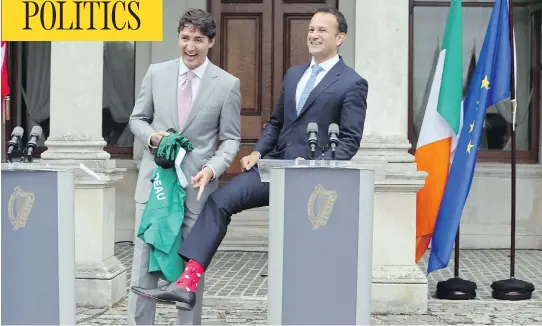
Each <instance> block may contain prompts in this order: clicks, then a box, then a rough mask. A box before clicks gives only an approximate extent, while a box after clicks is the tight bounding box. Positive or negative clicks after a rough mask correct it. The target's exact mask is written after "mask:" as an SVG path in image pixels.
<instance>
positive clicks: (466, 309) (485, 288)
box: [77, 243, 542, 325]
mask: <svg viewBox="0 0 542 326" xmlns="http://www.w3.org/2000/svg"><path fill="white" fill-rule="evenodd" d="M115 254H116V255H117V257H118V258H119V259H120V260H121V261H122V262H123V263H124V264H125V266H126V267H127V268H128V271H130V270H131V259H132V246H131V244H127V243H121V244H117V245H116V247H115ZM427 260H428V255H427V254H426V255H425V256H424V257H423V259H422V260H421V261H420V263H419V267H420V268H421V269H422V270H423V271H425V270H426V268H427V267H426V266H427ZM516 262H517V265H516V277H517V278H520V279H524V280H528V281H530V282H532V283H534V285H535V288H536V289H537V291H535V293H534V295H533V299H532V300H529V301H519V302H508V301H499V300H494V299H492V298H491V288H490V285H491V282H493V281H495V280H498V279H505V278H508V273H509V272H508V268H509V257H508V251H506V250H463V251H462V252H461V261H460V263H461V266H460V277H462V278H466V279H469V280H471V281H475V282H476V283H477V285H478V296H477V299H475V300H471V301H447V300H437V299H434V298H433V295H434V291H435V289H436V284H437V282H438V281H442V280H446V279H448V278H451V277H452V276H453V256H452V258H451V263H450V266H449V267H448V268H446V269H443V270H440V271H436V272H434V273H431V274H430V275H429V276H428V282H429V289H430V294H429V303H428V313H427V314H425V315H414V316H412V315H375V316H372V320H371V324H374V325H399V324H406V325H433V324H438V325H473V324H476V325H496V324H514V325H542V296H541V294H540V289H542V251H534V250H532V251H529V250H520V251H518V252H517V255H516ZM265 274H267V253H258V252H218V253H217V254H216V255H215V258H214V260H213V263H212V264H211V266H210V267H209V269H208V270H207V272H206V279H205V280H206V282H205V291H204V295H205V299H204V303H203V304H204V307H203V316H202V323H203V324H205V325H218V324H220V325H227V324H251V325H264V324H267V319H266V318H267V300H266V297H267V277H262V276H261V275H265ZM128 277H130V273H128ZM128 284H129V281H128ZM127 290H128V288H127ZM126 305H127V301H126V300H123V301H121V302H120V303H119V304H118V305H116V306H115V307H113V308H111V309H109V310H105V309H85V308H78V310H77V323H78V324H79V325H109V324H116V325H125V324H126V311H127V307H126ZM175 320H176V310H175V308H174V307H172V306H164V305H158V309H157V316H156V324H157V325H174V324H175Z"/></svg>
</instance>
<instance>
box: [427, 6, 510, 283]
mask: <svg viewBox="0 0 542 326" xmlns="http://www.w3.org/2000/svg"><path fill="white" fill-rule="evenodd" d="M508 19H509V12H508V3H507V0H495V4H494V5H493V11H492V13H491V18H490V20H489V25H488V27H487V31H486V35H485V38H484V45H483V47H482V51H481V53H480V57H479V60H478V64H477V65H476V70H475V72H474V76H473V78H472V80H471V83H470V85H469V89H468V91H467V96H466V98H465V101H464V105H463V107H464V109H463V120H462V127H461V131H460V133H459V136H458V137H459V138H458V143H457V148H456V151H455V155H454V158H453V161H452V164H451V167H450V172H449V174H448V179H447V182H446V188H445V190H444V195H443V197H442V201H441V204H440V208H439V214H438V217H437V221H436V223H435V229H434V232H433V237H432V239H431V241H432V242H431V255H430V257H429V266H428V269H427V272H428V273H431V272H432V271H435V270H438V269H441V268H445V267H447V266H448V262H449V261H450V256H451V255H452V248H453V244H454V241H455V236H456V233H457V231H458V229H459V222H460V220H461V214H462V212H463V208H464V206H465V201H466V200H467V196H468V195H469V191H470V187H471V183H472V176H473V174H474V166H475V165H476V156H477V154H478V147H479V145H480V136H481V133H482V127H483V125H484V120H485V115H486V110H487V108H489V107H491V106H493V105H509V103H510V72H511V64H512V63H511V45H510V34H509V20H508Z"/></svg>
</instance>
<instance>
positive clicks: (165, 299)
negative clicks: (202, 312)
mask: <svg viewBox="0 0 542 326" xmlns="http://www.w3.org/2000/svg"><path fill="white" fill-rule="evenodd" d="M132 292H134V293H135V294H137V295H139V296H141V297H144V298H146V299H149V300H152V301H156V302H158V303H164V304H172V305H173V304H174V305H175V306H177V309H181V310H187V311H191V310H192V309H193V308H194V304H195V303H196V294H195V293H194V292H190V291H185V290H183V289H181V288H179V287H178V286H177V284H175V282H172V283H171V284H169V285H168V286H167V287H166V288H156V289H144V288H142V287H140V286H132Z"/></svg>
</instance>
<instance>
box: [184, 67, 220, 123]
mask: <svg viewBox="0 0 542 326" xmlns="http://www.w3.org/2000/svg"><path fill="white" fill-rule="evenodd" d="M217 80H218V75H217V74H216V71H215V65H214V64H213V63H212V62H209V64H208V66H207V69H205V73H204V74H203V78H202V79H201V81H200V84H199V87H198V93H197V94H196V99H195V101H194V103H192V108H191V109H190V112H189V113H188V117H186V120H185V123H184V126H182V127H181V129H180V130H179V132H183V131H184V130H185V129H186V127H188V125H189V124H190V122H192V120H194V118H195V117H196V115H197V114H198V112H199V111H200V110H201V109H202V108H203V105H204V104H205V102H206V101H207V100H208V99H209V97H210V96H211V93H212V91H213V89H214V87H215V85H216V83H217Z"/></svg>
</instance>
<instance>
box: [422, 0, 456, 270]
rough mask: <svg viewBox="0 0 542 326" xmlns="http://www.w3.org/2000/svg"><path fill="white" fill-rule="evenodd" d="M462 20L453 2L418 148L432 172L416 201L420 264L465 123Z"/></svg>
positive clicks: (429, 173)
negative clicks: (458, 137) (460, 131)
mask: <svg viewBox="0 0 542 326" xmlns="http://www.w3.org/2000/svg"><path fill="white" fill-rule="evenodd" d="M462 20H463V19H462V13H461V0H452V2H451V4H450V10H449V13H448V20H447V22H446V29H445V31H444V38H443V40H442V46H441V49H440V53H439V57H438V62H437V67H436V69H435V74H434V78H433V82H432V85H431V92H430V94H429V99H428V101H427V107H426V108H425V114H424V117H423V122H422V127H421V130H420V135H419V137H418V144H417V146H416V155H415V157H416V163H417V165H418V170H420V171H426V172H427V173H428V175H427V178H426V180H425V185H424V187H423V188H422V189H420V191H419V192H418V195H417V200H416V201H417V203H416V206H417V207H416V208H417V210H416V262H418V261H419V260H420V258H421V257H422V256H423V254H424V253H425V251H426V250H427V248H428V246H429V243H430V241H431V236H432V234H433V229H434V226H435V221H436V219H437V215H438V213H439V207H440V202H441V200H442V196H443V194H444V188H445V186H446V181H447V179H448V171H449V168H450V161H451V160H452V159H453V152H454V150H455V144H457V135H458V133H459V130H460V128H461V124H462V121H461V119H462V113H461V112H462V108H461V106H462V99H463V63H462V61H463V59H462Z"/></svg>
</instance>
